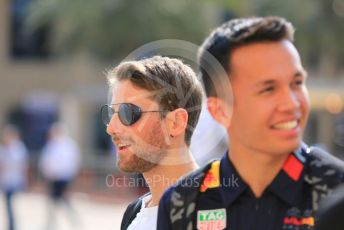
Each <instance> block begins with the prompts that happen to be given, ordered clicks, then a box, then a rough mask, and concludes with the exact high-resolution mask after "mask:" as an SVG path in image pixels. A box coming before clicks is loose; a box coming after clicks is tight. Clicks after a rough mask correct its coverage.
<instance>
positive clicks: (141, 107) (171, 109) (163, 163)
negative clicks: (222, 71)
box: [102, 56, 203, 230]
mask: <svg viewBox="0 0 344 230" xmlns="http://www.w3.org/2000/svg"><path fill="white" fill-rule="evenodd" d="M108 80H109V83H110V90H111V93H112V95H111V96H112V98H111V102H110V104H109V105H104V106H103V107H102V118H103V122H104V123H105V125H107V130H106V131H107V133H108V134H109V135H110V136H111V138H112V140H113V142H114V144H115V145H116V147H117V166H118V168H119V169H120V170H122V171H124V172H129V173H142V174H143V177H144V179H145V181H146V182H147V184H148V186H149V190H150V192H149V193H148V194H145V195H143V196H142V197H140V198H138V199H137V200H135V201H134V202H133V203H131V204H130V205H129V206H128V208H127V210H126V211H125V213H124V216H123V219H122V224H121V229H122V230H123V229H130V230H139V229H156V222H157V209H158V203H159V200H160V197H161V195H162V194H163V192H164V190H165V189H166V188H167V187H169V186H170V185H172V184H173V183H175V182H176V181H177V180H178V179H179V178H180V177H181V176H183V175H185V174H186V173H188V172H190V171H192V170H194V169H196V168H197V164H196V162H195V161H194V159H193V157H192V154H191V152H190V150H189V145H190V141H191V136H192V133H193V130H194V128H195V126H196V124H197V122H198V119H199V114H200V112H201V106H202V95H203V93H202V86H201V83H200V81H199V80H198V79H197V77H196V75H195V73H194V72H193V70H192V69H191V68H190V67H188V66H187V65H185V64H183V63H182V62H181V61H180V60H178V59H173V58H168V57H161V56H155V57H152V58H147V59H143V60H139V61H129V62H123V63H121V64H120V65H119V66H117V67H116V68H115V69H113V70H112V71H110V72H109V74H108Z"/></svg>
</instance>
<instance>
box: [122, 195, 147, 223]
mask: <svg viewBox="0 0 344 230" xmlns="http://www.w3.org/2000/svg"><path fill="white" fill-rule="evenodd" d="M149 194H150V193H146V194H144V195H143V196H141V197H140V198H138V199H137V200H135V201H134V202H132V203H131V204H129V205H128V207H127V209H126V210H125V212H124V215H123V218H122V223H121V230H126V229H127V228H128V227H129V225H130V224H131V222H132V221H133V220H134V219H135V218H136V215H137V213H139V212H140V210H141V206H142V199H143V198H144V197H145V196H148V195H149Z"/></svg>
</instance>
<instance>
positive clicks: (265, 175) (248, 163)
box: [229, 148, 289, 198]
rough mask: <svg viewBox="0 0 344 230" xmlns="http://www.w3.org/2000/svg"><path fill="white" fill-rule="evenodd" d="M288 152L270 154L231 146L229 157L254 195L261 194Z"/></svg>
mask: <svg viewBox="0 0 344 230" xmlns="http://www.w3.org/2000/svg"><path fill="white" fill-rule="evenodd" d="M288 156H289V153H286V154H280V155H272V154H271V155H270V154H267V153H261V152H258V151H253V150H251V151H249V150H247V149H235V148H231V151H230V153H229V159H230V160H231V162H232V164H233V165H234V167H235V168H236V170H237V171H238V173H239V175H240V177H241V178H242V179H243V180H244V181H245V182H246V184H247V185H248V186H249V187H250V189H251V190H252V192H253V194H254V195H255V197H257V198H259V197H261V196H262V194H263V192H264V191H265V189H266V188H267V187H268V186H269V184H270V183H271V182H272V181H273V179H274V178H275V177H276V176H277V174H278V173H279V171H280V170H281V168H282V167H283V164H284V162H285V161H286V159H287V157H288Z"/></svg>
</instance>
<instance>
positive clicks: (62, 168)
mask: <svg viewBox="0 0 344 230" xmlns="http://www.w3.org/2000/svg"><path fill="white" fill-rule="evenodd" d="M48 135H49V136H48V141H47V143H46V145H45V146H44V148H43V150H42V154H41V157H40V161H39V169H40V171H41V173H42V175H43V177H44V179H45V180H46V181H47V183H48V186H49V197H50V202H49V204H48V217H47V225H46V227H47V229H53V228H54V226H55V218H56V211H57V207H58V205H62V206H63V208H65V209H66V211H67V214H68V217H69V218H70V221H71V223H72V224H76V216H75V211H74V209H73V208H72V207H71V204H70V201H69V199H68V194H67V191H68V188H69V187H70V185H71V183H72V182H73V180H74V179H75V178H76V176H77V174H78V171H79V168H80V152H79V147H78V145H77V143H76V142H75V141H74V140H73V139H72V138H71V137H70V136H69V135H68V131H67V127H66V125H65V124H63V123H55V124H53V125H52V126H51V128H50V130H49V134H48Z"/></svg>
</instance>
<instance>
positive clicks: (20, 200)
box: [0, 192, 128, 230]
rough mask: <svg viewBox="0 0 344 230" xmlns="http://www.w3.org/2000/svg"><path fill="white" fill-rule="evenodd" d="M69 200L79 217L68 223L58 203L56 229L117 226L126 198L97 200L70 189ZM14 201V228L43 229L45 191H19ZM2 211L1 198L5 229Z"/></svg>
mask: <svg viewBox="0 0 344 230" xmlns="http://www.w3.org/2000/svg"><path fill="white" fill-rule="evenodd" d="M71 203H72V205H73V206H74V209H75V213H76V216H77V219H78V220H79V221H78V224H77V225H71V222H70V221H69V220H70V218H68V217H69V215H68V214H67V213H66V210H65V209H63V208H62V207H60V209H58V211H57V215H56V228H54V229H55V230H69V229H75V230H79V229H80V230H88V229H90V230H91V229H92V230H94V229H101V230H107V229H113V230H117V229H119V226H120V221H121V217H122V215H123V212H124V210H125V207H126V205H127V203H128V202H126V201H125V202H122V203H119V202H113V201H108V202H104V201H102V202H99V201H95V200H94V199H93V198H92V199H91V198H90V197H89V196H88V195H86V194H82V193H73V194H72V196H71ZM14 205H15V209H16V210H15V211H16V214H17V216H16V217H17V230H46V224H45V223H46V217H47V199H46V196H45V195H44V194H42V193H33V192H30V193H21V194H18V195H17V197H15V203H14ZM5 214H6V213H5V206H4V200H3V199H0V229H6V221H5V220H6V218H5V217H6V215H5ZM49 230H50V229H49Z"/></svg>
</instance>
